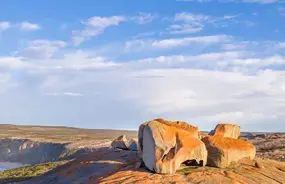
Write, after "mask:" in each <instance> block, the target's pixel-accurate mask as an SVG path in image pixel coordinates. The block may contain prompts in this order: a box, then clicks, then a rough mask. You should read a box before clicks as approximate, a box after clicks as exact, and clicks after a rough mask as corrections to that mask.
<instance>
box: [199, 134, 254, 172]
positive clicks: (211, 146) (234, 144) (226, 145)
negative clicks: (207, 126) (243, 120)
mask: <svg viewBox="0 0 285 184" xmlns="http://www.w3.org/2000/svg"><path fill="white" fill-rule="evenodd" d="M202 141H203V142H204V143H205V145H206V148H207V150H208V160H207V164H208V165H209V166H213V167H219V168H225V167H228V166H229V165H230V164H231V163H232V162H237V161H239V160H241V159H242V158H249V159H254V158H255V154H256V149H255V146H253V145H252V144H251V143H249V142H246V141H244V140H241V139H233V138H228V137H223V136H208V137H205V138H203V139H202Z"/></svg>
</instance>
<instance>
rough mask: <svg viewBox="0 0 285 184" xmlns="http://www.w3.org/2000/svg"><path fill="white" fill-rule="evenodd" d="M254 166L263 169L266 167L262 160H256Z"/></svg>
mask: <svg viewBox="0 0 285 184" xmlns="http://www.w3.org/2000/svg"><path fill="white" fill-rule="evenodd" d="M254 166H255V167H257V168H259V169H263V168H264V166H263V165H262V164H261V163H260V162H258V161H255V163H254Z"/></svg>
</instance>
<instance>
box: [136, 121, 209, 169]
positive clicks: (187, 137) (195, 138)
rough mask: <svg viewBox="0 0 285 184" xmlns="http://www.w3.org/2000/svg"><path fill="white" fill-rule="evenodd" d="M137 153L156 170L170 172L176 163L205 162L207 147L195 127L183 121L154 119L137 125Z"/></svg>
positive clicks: (201, 163) (177, 165)
mask: <svg viewBox="0 0 285 184" xmlns="http://www.w3.org/2000/svg"><path fill="white" fill-rule="evenodd" d="M139 156H140V157H141V159H142V161H143V162H144V165H145V166H146V167H147V168H148V169H149V170H152V171H154V172H156V173H163V174H173V173H175V172H176V170H177V169H178V168H179V167H180V165H181V164H182V163H184V162H186V161H189V160H195V161H196V162H197V163H199V164H200V165H201V166H204V165H206V163H207V150H206V147H205V145H204V143H203V142H202V141H201V140H200V139H199V130H198V128H197V127H194V126H191V125H189V124H187V123H186V122H180V121H175V122H174V121H167V120H164V119H156V120H153V121H149V122H146V123H144V124H142V125H141V126H140V129H139Z"/></svg>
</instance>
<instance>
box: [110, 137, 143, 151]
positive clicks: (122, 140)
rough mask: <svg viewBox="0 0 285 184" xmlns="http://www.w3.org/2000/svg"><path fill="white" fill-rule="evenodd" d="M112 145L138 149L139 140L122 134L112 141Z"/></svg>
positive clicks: (126, 148)
mask: <svg viewBox="0 0 285 184" xmlns="http://www.w3.org/2000/svg"><path fill="white" fill-rule="evenodd" d="M111 146H112V147H113V148H119V149H124V150H133V151H137V147H138V142H137V140H136V139H130V138H128V137H127V136H126V135H121V136H120V137H118V138H117V139H115V140H114V141H113V142H112V144H111Z"/></svg>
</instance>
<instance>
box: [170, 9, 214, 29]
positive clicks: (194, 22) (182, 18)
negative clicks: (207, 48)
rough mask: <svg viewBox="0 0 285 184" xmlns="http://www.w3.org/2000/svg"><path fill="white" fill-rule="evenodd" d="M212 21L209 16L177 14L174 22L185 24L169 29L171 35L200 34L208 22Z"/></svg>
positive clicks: (175, 25) (172, 26)
mask: <svg viewBox="0 0 285 184" xmlns="http://www.w3.org/2000/svg"><path fill="white" fill-rule="evenodd" d="M209 19H210V17H209V16H207V15H202V14H192V13H186V12H183V13H177V14H176V15H175V18H174V20H175V21H176V22H183V23H182V24H174V25H171V26H170V27H169V30H170V33H171V34H187V33H196V32H200V31H202V30H203V28H204V24H205V22H206V21H208V20H209Z"/></svg>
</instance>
